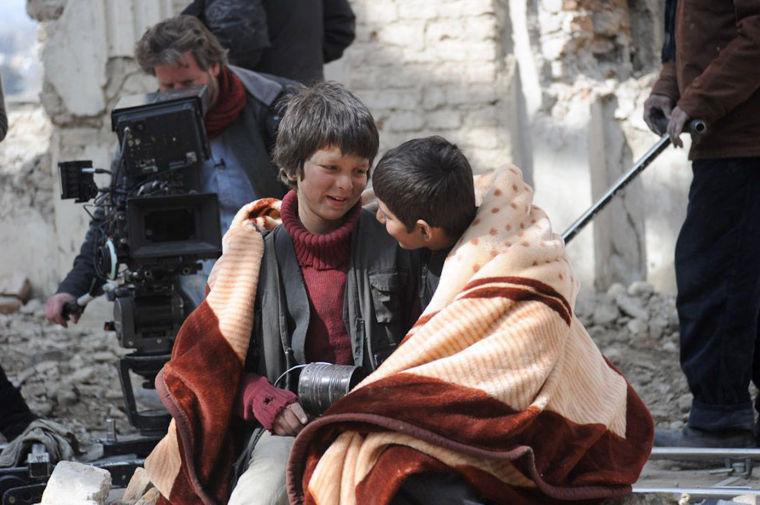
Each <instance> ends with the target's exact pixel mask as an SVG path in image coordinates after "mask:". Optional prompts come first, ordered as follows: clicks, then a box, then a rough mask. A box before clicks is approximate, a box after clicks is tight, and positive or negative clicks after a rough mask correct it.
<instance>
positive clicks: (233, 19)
mask: <svg viewBox="0 0 760 505" xmlns="http://www.w3.org/2000/svg"><path fill="white" fill-rule="evenodd" d="M182 13H183V14H189V15H192V16H196V17H197V18H199V19H200V20H201V21H202V22H203V23H204V24H205V25H206V26H207V27H208V28H209V30H211V32H212V33H213V34H214V35H216V36H217V38H218V39H219V41H220V42H221V44H222V46H224V47H225V48H227V49H228V50H229V59H230V62H231V63H232V64H233V65H238V66H240V67H244V68H247V69H250V70H253V71H255V72H263V73H265V74H272V75H276V76H279V77H286V78H288V79H293V80H295V81H299V82H301V83H303V84H311V83H313V82H316V81H321V80H323V79H324V72H323V65H324V64H325V63H329V62H331V61H334V60H337V59H339V58H340V57H341V56H342V55H343V51H344V50H345V49H346V48H347V47H348V46H349V45H351V43H352V42H353V40H354V37H355V33H354V30H355V20H356V17H355V16H354V12H353V11H352V10H351V6H350V5H349V3H348V0H321V1H317V0H194V1H193V3H191V4H190V5H189V6H188V7H187V8H185V10H184V11H182Z"/></svg>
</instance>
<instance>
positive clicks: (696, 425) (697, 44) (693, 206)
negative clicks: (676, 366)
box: [644, 0, 760, 447]
mask: <svg viewBox="0 0 760 505" xmlns="http://www.w3.org/2000/svg"><path fill="white" fill-rule="evenodd" d="M665 32H666V42H665V46H664V47H663V52H662V56H663V58H662V60H663V66H662V71H661V73H660V77H659V79H658V80H657V82H655V84H654V86H653V88H652V93H651V95H650V96H649V98H648V99H647V100H646V102H645V104H644V119H645V121H646V122H647V125H648V126H649V128H650V129H651V130H652V131H654V132H655V133H657V134H659V135H662V134H664V133H667V134H668V135H669V136H670V139H671V141H672V143H673V145H675V146H676V147H682V146H683V143H682V142H681V140H680V138H679V137H678V136H679V135H680V133H681V132H682V131H683V129H684V126H685V125H686V124H688V122H689V120H691V119H701V120H704V121H705V122H706V123H707V128H708V129H707V132H706V133H704V134H703V135H701V136H700V137H699V138H695V139H694V141H693V143H692V146H691V150H690V151H689V159H690V160H692V169H693V173H694V178H693V180H692V183H691V188H690V190H689V204H688V208H687V211H686V220H685V221H684V223H683V226H682V227H681V231H680V233H679V236H678V242H677V244H676V254H675V269H676V283H677V287H678V296H677V299H676V308H677V309H678V318H679V322H680V332H681V342H680V343H681V368H682V369H683V371H684V374H685V375H686V378H687V380H688V383H689V389H690V390H691V393H692V395H693V396H694V399H693V402H692V405H691V411H690V413H689V421H688V424H687V426H686V427H685V428H684V429H683V431H678V432H675V431H669V430H658V431H657V433H656V436H655V442H654V443H655V445H657V446H687V447H754V446H755V444H756V442H755V437H754V436H753V425H754V411H753V408H752V401H751V398H750V393H749V383H750V381H752V382H754V383H755V385H760V338H759V335H760V324H759V323H758V320H759V319H760V262H759V261H758V257H760V199H758V198H757V195H758V193H760V142H758V139H760V65H759V63H760V2H757V1H749V0H733V1H731V2H716V1H715V0H679V1H678V2H676V1H675V0H667V2H666V26H665ZM758 407H760V403H758V400H755V409H756V410H757V409H758Z"/></svg>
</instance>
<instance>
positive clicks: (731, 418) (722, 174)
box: [676, 158, 760, 433]
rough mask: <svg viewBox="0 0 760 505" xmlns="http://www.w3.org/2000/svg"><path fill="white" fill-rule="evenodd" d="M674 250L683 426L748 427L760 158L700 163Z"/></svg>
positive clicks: (758, 281) (758, 286) (759, 278)
mask: <svg viewBox="0 0 760 505" xmlns="http://www.w3.org/2000/svg"><path fill="white" fill-rule="evenodd" d="M693 168H694V180H693V182H692V186H691V189H690V192H689V206H688V210H687V216H686V220H685V222H684V225H683V227H682V229H681V233H680V234H679V237H678V243H677V245H676V281H677V285H678V297H677V301H676V306H677V309H678V316H679V321H680V329H681V367H682V369H683V371H684V374H685V375H686V378H687V380H688V383H689V388H690V390H691V392H692V394H693V395H694V401H693V403H692V408H691V412H690V415H689V422H688V426H689V428H692V429H697V430H702V431H706V432H716V433H728V432H732V431H735V430H739V431H744V430H751V429H752V425H753V409H752V403H751V401H750V396H749V391H748V386H749V382H750V380H751V379H752V377H753V355H754V352H755V341H756V338H757V321H758V310H759V306H760V261H758V258H759V257H760V199H758V198H757V195H758V194H759V193H758V191H759V190H760V160H758V159H754V158H753V159H749V158H745V159H730V160H698V161H695V162H694V167H693Z"/></svg>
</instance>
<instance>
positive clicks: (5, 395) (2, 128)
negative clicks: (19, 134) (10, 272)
mask: <svg viewBox="0 0 760 505" xmlns="http://www.w3.org/2000/svg"><path fill="white" fill-rule="evenodd" d="M7 133H8V115H7V114H6V112H5V99H4V97H3V79H2V75H0V142H2V141H3V139H5V135H6V134H7ZM34 419H35V416H34V414H32V412H31V411H30V410H29V407H28V406H27V405H26V402H25V401H24V398H23V397H22V396H21V392H20V391H19V390H18V389H16V386H14V385H13V384H12V383H11V381H9V380H8V377H6V375H5V371H4V370H3V367H2V366H0V433H2V434H3V437H5V439H6V440H8V441H9V442H10V441H11V440H13V439H14V438H16V437H17V436H19V435H20V434H21V433H23V431H24V430H25V429H26V427H27V426H29V424H30V423H31V422H32V421H33V420H34Z"/></svg>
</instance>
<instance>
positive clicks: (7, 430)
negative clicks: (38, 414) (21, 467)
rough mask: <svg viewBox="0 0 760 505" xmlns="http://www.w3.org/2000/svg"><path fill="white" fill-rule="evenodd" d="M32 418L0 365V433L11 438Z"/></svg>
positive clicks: (19, 394)
mask: <svg viewBox="0 0 760 505" xmlns="http://www.w3.org/2000/svg"><path fill="white" fill-rule="evenodd" d="M33 420H34V415H33V414H32V413H31V412H30V411H29V407H27V406H26V402H25V401H24V398H23V397H22V396H21V393H20V392H19V390H18V389H16V388H15V387H14V386H13V384H11V382H10V381H9V380H8V377H6V375H5V371H4V370H3V367H1V366H0V433H2V434H3V436H4V437H5V438H6V439H7V440H8V441H10V440H13V439H14V438H16V437H17V436H18V435H20V434H21V432H22V431H24V430H25V429H26V427H27V426H29V423H31V422H32V421H33Z"/></svg>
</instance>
